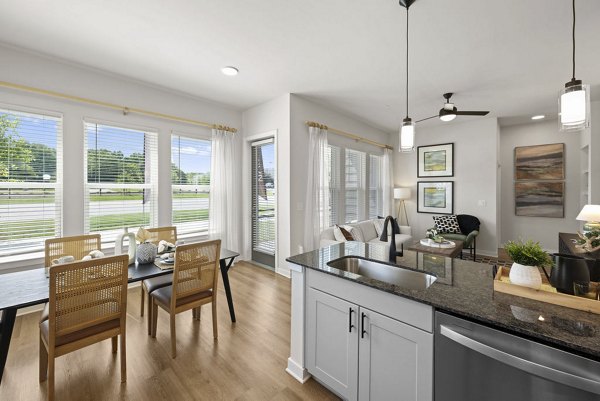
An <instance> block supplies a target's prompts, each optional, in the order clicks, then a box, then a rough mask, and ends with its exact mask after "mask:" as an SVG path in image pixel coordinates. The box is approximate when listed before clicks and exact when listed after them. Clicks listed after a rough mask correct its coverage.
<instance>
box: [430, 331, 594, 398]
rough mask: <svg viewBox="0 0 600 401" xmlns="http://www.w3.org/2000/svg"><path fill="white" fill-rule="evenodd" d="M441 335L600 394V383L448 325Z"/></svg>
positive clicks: (543, 376) (531, 370)
mask: <svg viewBox="0 0 600 401" xmlns="http://www.w3.org/2000/svg"><path fill="white" fill-rule="evenodd" d="M439 327H440V334H441V335H443V336H444V337H447V338H448V339H450V340H452V341H454V342H456V343H458V344H460V345H462V346H465V347H467V348H469V349H471V350H473V351H475V352H477V353H480V354H482V355H485V356H487V357H489V358H492V359H495V360H496V361H498V362H501V363H503V364H505V365H508V366H511V367H513V368H516V369H519V370H522V371H525V372H527V373H530V374H533V375H536V376H538V377H541V378H543V379H547V380H550V381H553V382H557V383H561V384H564V385H567V386H570V387H574V388H578V389H581V390H585V391H588V392H590V393H593V394H600V382H598V381H595V380H590V379H588V378H585V377H581V376H577V375H574V374H571V373H568V372H564V371H562V370H558V369H554V368H551V367H549V366H545V365H541V364H539V363H536V362H533V361H529V360H527V359H523V358H521V357H518V356H516V355H513V354H510V353H508V352H504V351H502V350H499V349H497V348H494V347H491V346H489V345H487V344H484V343H482V342H479V341H477V340H474V339H472V338H470V337H468V336H466V335H464V334H462V333H459V332H458V331H457V328H454V327H453V328H450V326H447V325H440V326H439Z"/></svg>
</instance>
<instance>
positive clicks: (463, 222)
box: [456, 214, 481, 235]
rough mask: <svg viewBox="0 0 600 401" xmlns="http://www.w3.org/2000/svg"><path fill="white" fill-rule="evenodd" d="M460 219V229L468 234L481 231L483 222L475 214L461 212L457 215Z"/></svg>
mask: <svg viewBox="0 0 600 401" xmlns="http://www.w3.org/2000/svg"><path fill="white" fill-rule="evenodd" d="M456 219H457V220H458V225H459V226H460V231H461V232H462V233H463V234H465V235H468V234H469V233H470V232H471V231H475V230H477V231H479V226H480V225H481V222H480V221H479V219H478V218H477V217H475V216H471V215H470V214H459V215H457V216H456Z"/></svg>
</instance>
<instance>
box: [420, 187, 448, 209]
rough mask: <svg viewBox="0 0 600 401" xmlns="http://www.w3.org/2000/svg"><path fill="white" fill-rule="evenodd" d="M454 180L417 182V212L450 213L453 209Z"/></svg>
mask: <svg viewBox="0 0 600 401" xmlns="http://www.w3.org/2000/svg"><path fill="white" fill-rule="evenodd" d="M453 199H454V182H452V181H419V182H417V212H419V213H435V214H452V212H453V210H454V204H453Z"/></svg>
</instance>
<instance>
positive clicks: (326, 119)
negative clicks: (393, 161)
mask: <svg viewBox="0 0 600 401" xmlns="http://www.w3.org/2000/svg"><path fill="white" fill-rule="evenodd" d="M306 121H316V122H319V123H321V124H325V125H328V126H330V127H333V128H337V129H339V130H342V131H346V132H351V133H353V134H356V135H359V136H362V137H365V138H367V139H371V140H373V141H377V142H379V143H384V144H389V145H391V142H390V135H389V134H388V133H386V132H383V131H381V130H378V129H376V128H373V127H371V126H369V125H367V124H365V123H363V122H361V121H358V120H356V119H354V118H352V117H348V116H346V115H344V114H341V113H338V112H336V111H333V110H331V109H328V108H326V107H324V106H322V105H320V104H317V103H314V102H311V101H309V100H307V99H305V98H303V97H302V96H300V95H294V94H292V95H291V124H290V132H291V148H292V152H291V177H290V180H291V182H292V187H291V199H290V202H291V246H292V247H291V254H292V255H295V254H297V253H299V250H300V249H299V247H300V246H302V243H303V232H304V220H305V216H304V202H305V194H306V171H307V162H308V128H307V126H306V124H305V122H306ZM328 141H329V142H330V143H335V144H336V145H340V146H348V147H351V148H353V149H358V150H368V151H372V152H374V153H383V152H382V150H381V148H379V147H376V146H373V145H369V144H366V143H363V142H356V141H354V140H351V139H348V138H345V137H342V136H339V135H336V134H335V133H332V132H330V133H329V137H328Z"/></svg>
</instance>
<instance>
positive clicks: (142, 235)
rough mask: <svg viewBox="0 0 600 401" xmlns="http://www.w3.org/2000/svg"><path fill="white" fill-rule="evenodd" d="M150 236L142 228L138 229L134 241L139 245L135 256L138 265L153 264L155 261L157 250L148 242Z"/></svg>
mask: <svg viewBox="0 0 600 401" xmlns="http://www.w3.org/2000/svg"><path fill="white" fill-rule="evenodd" d="M150 238H152V234H151V233H150V232H149V231H148V230H146V229H145V228H143V227H140V229H139V230H138V232H137V234H136V235H135V239H136V240H137V241H138V242H139V243H140V244H139V245H138V246H137V248H136V250H135V256H136V259H137V262H138V263H139V264H145V263H153V262H154V259H156V254H157V252H158V248H157V246H156V245H154V244H153V243H152V242H150Z"/></svg>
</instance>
